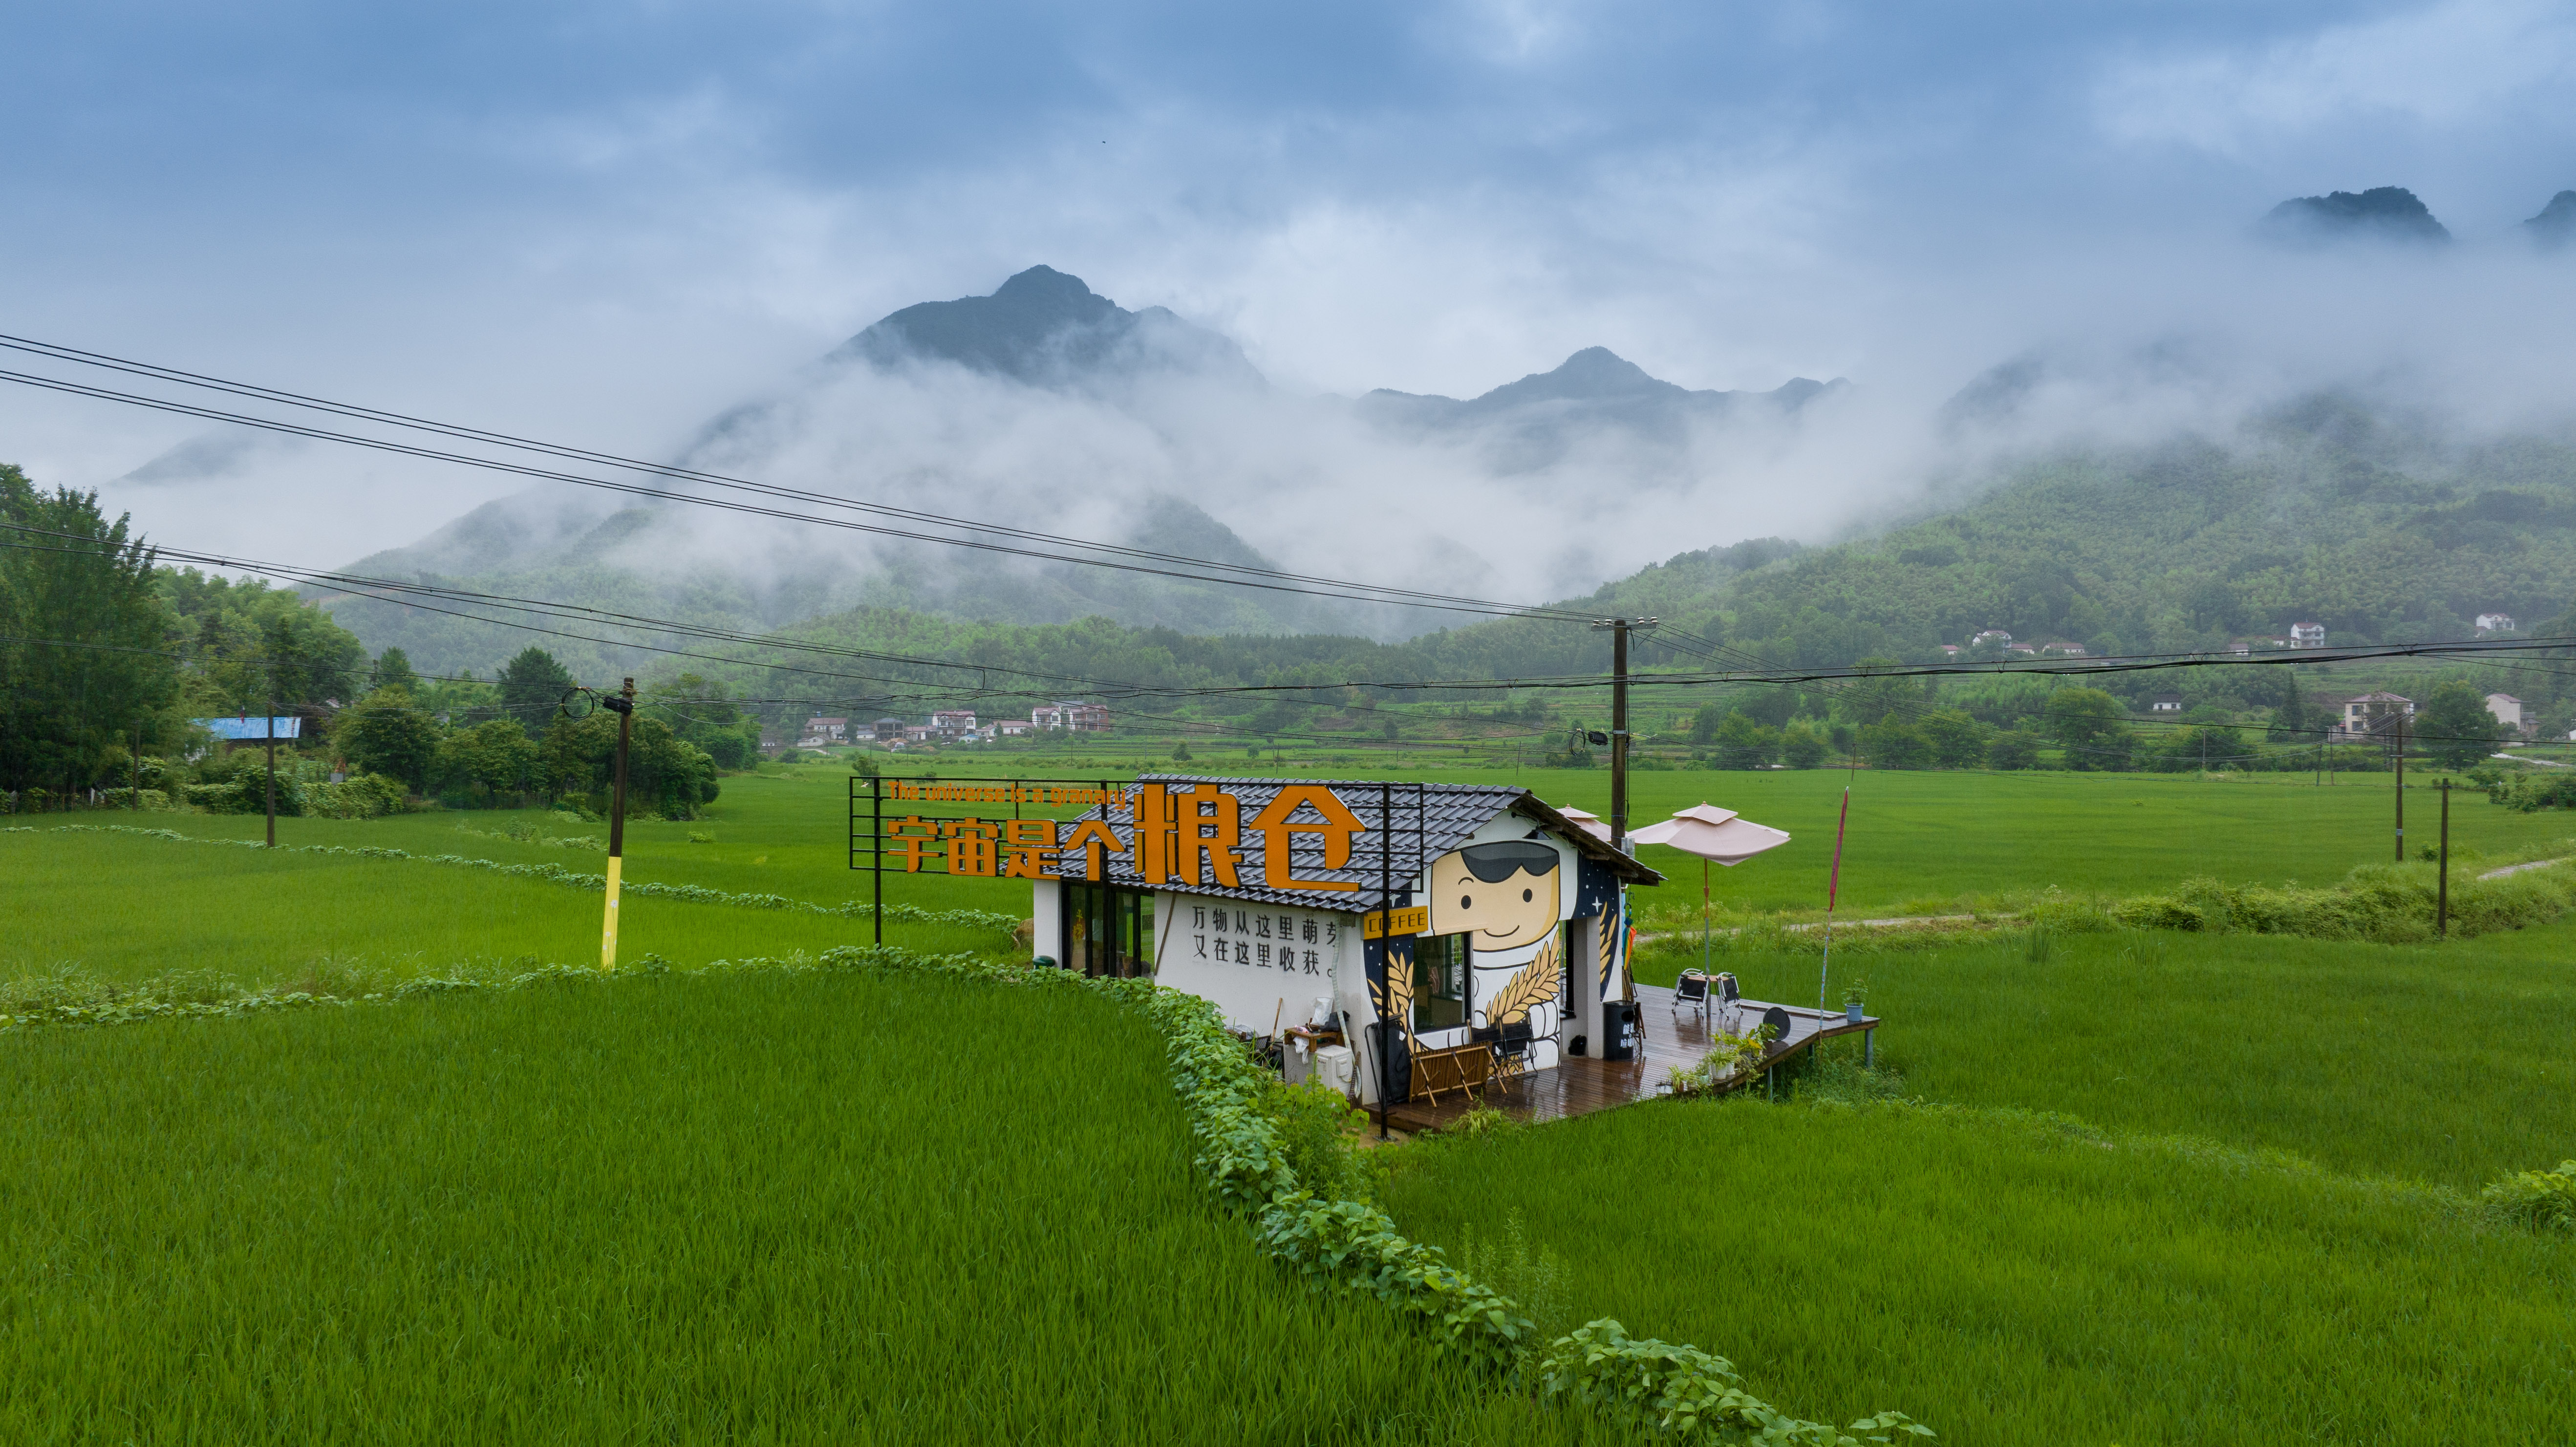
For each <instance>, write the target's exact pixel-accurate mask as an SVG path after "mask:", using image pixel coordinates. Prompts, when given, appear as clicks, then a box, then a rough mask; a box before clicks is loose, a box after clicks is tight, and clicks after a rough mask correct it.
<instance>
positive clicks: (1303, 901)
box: [1056, 774, 1663, 910]
mask: <svg viewBox="0 0 2576 1447" xmlns="http://www.w3.org/2000/svg"><path fill="white" fill-rule="evenodd" d="M1136 782H1137V783H1139V784H1168V785H1175V786H1179V787H1182V788H1187V787H1189V786H1191V785H1194V784H1214V785H1216V786H1217V787H1218V788H1220V789H1223V790H1224V791H1225V792H1226V793H1228V794H1231V795H1233V796H1234V797H1235V799H1236V800H1237V801H1238V802H1239V803H1240V804H1241V806H1242V808H1243V812H1244V817H1245V818H1246V819H1249V818H1250V817H1251V815H1253V814H1255V813H1258V812H1259V811H1260V810H1261V809H1262V808H1263V807H1264V806H1266V805H1268V804H1269V803H1270V802H1271V801H1272V800H1273V799H1275V798H1277V797H1278V794H1279V791H1280V790H1281V789H1284V788H1287V787H1290V786H1292V785H1316V784H1320V785H1322V786H1323V787H1325V788H1328V789H1330V790H1332V791H1333V794H1334V796H1335V797H1337V798H1339V799H1340V800H1341V801H1342V802H1343V804H1344V805H1345V806H1346V807H1348V808H1349V809H1350V810H1351V811H1352V812H1353V813H1355V814H1357V815H1358V816H1359V818H1360V822H1361V823H1362V824H1364V825H1366V826H1367V829H1366V832H1364V833H1361V834H1359V835H1358V836H1356V837H1355V838H1353V839H1352V841H1351V854H1350V860H1349V862H1348V863H1346V864H1345V865H1343V866H1342V867H1341V868H1339V869H1327V868H1325V867H1324V856H1323V838H1322V836H1320V835H1316V834H1298V835H1294V836H1292V840H1293V847H1294V849H1295V855H1294V858H1295V860H1296V869H1295V870H1294V871H1293V874H1294V876H1295V877H1296V878H1298V879H1314V880H1333V881H1347V882H1349V883H1351V884H1353V885H1356V886H1357V888H1355V889H1349V890H1290V889H1273V888H1271V887H1270V886H1269V885H1267V884H1265V883H1263V882H1262V881H1263V879H1264V878H1265V870H1264V867H1263V864H1264V859H1263V845H1264V840H1263V838H1262V836H1261V834H1260V832H1259V831H1257V830H1254V829H1250V828H1247V829H1245V830H1244V831H1243V839H1242V847H1241V858H1242V862H1241V864H1239V865H1238V866H1237V867H1236V871H1235V877H1236V878H1237V879H1239V880H1241V881H1242V884H1241V886H1240V887H1238V888H1231V889H1229V888H1227V887H1225V886H1223V885H1217V884H1204V885H1203V884H1157V885H1154V886H1152V887H1154V888H1157V889H1170V890H1176V891H1179V892H1181V893H1185V894H1205V895H1214V896H1217V897H1219V898H1223V899H1243V900H1251V901H1253V902H1255V903H1260V904H1280V905H1289V906H1295V907H1302V908H1306V909H1338V910H1369V909H1375V908H1378V907H1379V905H1380V904H1381V903H1382V902H1388V901H1382V900H1381V898H1380V893H1381V891H1380V889H1379V881H1380V878H1381V871H1383V874H1384V876H1386V877H1390V878H1391V879H1392V881H1393V883H1394V886H1395V893H1396V894H1398V895H1402V894H1403V893H1404V892H1405V890H1406V888H1407V887H1408V886H1409V885H1410V884H1411V883H1412V881H1413V879H1414V878H1415V876H1417V875H1419V874H1420V873H1421V872H1422V870H1423V867H1424V866H1425V865H1427V864H1429V863H1430V862H1431V861H1432V860H1434V859H1437V858H1439V857H1440V856H1441V855H1443V854H1446V853H1448V852H1449V851H1450V850H1452V849H1455V848H1457V847H1458V846H1459V845H1460V844H1463V843H1465V842H1466V841H1467V839H1468V837H1469V836H1470V835H1472V834H1474V833H1475V832H1476V831H1477V830H1478V829H1481V828H1483V827H1484V826H1485V825H1486V823H1487V822H1488V821H1490V820H1492V819H1493V818H1495V817H1496V816H1497V815H1500V814H1503V813H1505V812H1507V811H1510V810H1514V809H1517V810H1519V811H1520V813H1521V814H1522V815H1523V816H1524V817H1526V818H1528V819H1529V821H1530V823H1531V825H1532V826H1533V827H1536V828H1544V829H1546V830H1547V831H1548V832H1550V833H1552V834H1555V835H1557V836H1558V837H1560V838H1562V839H1565V840H1566V841H1568V842H1569V843H1571V844H1573V845H1574V846H1575V848H1576V849H1577V850H1578V851H1579V852H1581V853H1582V855H1583V856H1584V857H1585V858H1587V859H1591V860H1593V861H1595V862H1596V863H1600V864H1604V865H1608V866H1609V867H1610V868H1611V869H1612V870H1613V871H1614V872H1615V873H1617V874H1619V875H1620V876H1621V877H1623V878H1625V879H1626V880H1628V881H1629V882H1630V883H1632V884H1661V883H1662V882H1663V876H1662V875H1660V874H1658V873H1656V872H1655V871H1654V870H1651V869H1648V868H1647V867H1646V866H1644V865H1642V864H1639V863H1638V862H1637V861H1636V860H1634V859H1631V858H1629V857H1628V856H1626V855H1624V854H1620V853H1618V852H1616V851H1614V850H1613V849H1611V848H1610V846H1609V845H1608V844H1607V843H1605V842H1604V841H1602V840H1600V839H1596V838H1594V837H1593V836H1592V835H1591V834H1589V833H1587V832H1586V831H1585V830H1584V829H1583V828H1582V827H1581V826H1580V825H1578V824H1576V823H1575V822H1574V821H1573V820H1570V819H1568V818H1566V817H1565V816H1564V815H1562V814H1559V813H1557V812H1556V810H1554V809H1552V808H1550V807H1548V805H1547V804H1546V803H1544V802H1542V801H1541V800H1540V799H1539V798H1538V797H1537V796H1536V795H1534V794H1532V793H1530V792H1529V791H1528V790H1527V789H1519V788H1513V787H1511V786H1509V785H1503V784H1437V783H1406V782H1380V781H1378V780H1357V779H1229V778H1214V777H1208V776H1204V775H1195V774H1140V775H1138V776H1137V778H1136ZM1382 807H1383V809H1384V813H1383V814H1381V808H1382ZM1081 817H1082V818H1085V819H1100V818H1106V819H1107V820H1108V822H1109V823H1110V824H1111V825H1113V826H1117V827H1120V828H1121V829H1122V830H1123V829H1125V828H1127V827H1128V826H1132V825H1133V823H1134V822H1135V821H1134V820H1133V818H1132V817H1131V816H1130V812H1129V807H1128V806H1127V805H1125V804H1117V805H1109V806H1105V807H1104V808H1095V809H1092V810H1089V811H1088V812H1086V813H1084V814H1083V815H1082V816H1081ZM1382 818H1383V820H1384V825H1385V827H1382V826H1381V820H1382ZM1390 847H1391V851H1392V852H1391V853H1390ZM1083 869H1084V861H1083V859H1082V857H1081V854H1080V853H1079V852H1069V853H1068V854H1067V855H1066V856H1065V857H1064V858H1063V859H1062V860H1061V861H1059V863H1058V866H1057V870H1056V872H1057V874H1058V876H1059V877H1062V878H1068V879H1079V878H1081V877H1082V875H1083ZM1101 874H1102V876H1103V878H1104V879H1105V880H1106V881H1107V882H1109V883H1113V884H1122V885H1126V886H1128V887H1129V888H1143V887H1145V884H1144V879H1143V877H1142V876H1141V875H1140V874H1138V873H1137V870H1136V865H1135V861H1134V860H1133V859H1132V858H1129V857H1126V856H1122V855H1115V854H1112V855H1108V856H1107V857H1106V858H1105V859H1104V860H1103V863H1102V868H1101ZM1392 902H1393V903H1402V901H1401V900H1397V901H1392Z"/></svg>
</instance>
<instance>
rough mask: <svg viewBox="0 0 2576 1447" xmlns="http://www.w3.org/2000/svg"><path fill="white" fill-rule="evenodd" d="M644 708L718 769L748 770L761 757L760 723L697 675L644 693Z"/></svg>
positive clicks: (716, 685)
mask: <svg viewBox="0 0 2576 1447" xmlns="http://www.w3.org/2000/svg"><path fill="white" fill-rule="evenodd" d="M644 707H645V709H646V711H647V712H648V713H649V714H650V715H651V716H652V717H654V718H658V719H660V720H662V721H663V722H664V723H667V724H669V725H670V726H671V732H673V733H675V734H678V735H679V736H680V737H681V738H684V739H686V740H688V741H689V742H690V743H692V744H695V745H697V746H698V748H700V749H701V750H703V751H704V752H705V753H706V756H707V757H708V758H711V759H713V760H715V762H716V767H717V768H719V769H747V768H749V767H751V761H752V760H753V759H755V758H758V757H759V756H760V720H758V719H756V718H748V717H745V716H744V714H743V712H742V710H741V709H739V708H736V707H735V706H734V704H733V700H732V696H731V691H730V690H728V689H727V688H726V687H725V686H724V685H723V684H721V683H710V682H709V681H707V680H706V679H704V678H701V677H699V676H698V675H697V674H694V673H683V674H681V675H680V676H679V677H677V678H675V679H671V680H669V681H668V682H665V683H657V684H654V685H652V686H651V687H649V688H647V689H645V690H644Z"/></svg>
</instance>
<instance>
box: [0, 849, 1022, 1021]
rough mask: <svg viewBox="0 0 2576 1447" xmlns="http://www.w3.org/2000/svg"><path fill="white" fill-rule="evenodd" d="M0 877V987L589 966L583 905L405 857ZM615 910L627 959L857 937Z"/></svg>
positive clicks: (263, 982)
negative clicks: (71, 979) (60, 975)
mask: <svg viewBox="0 0 2576 1447" xmlns="http://www.w3.org/2000/svg"><path fill="white" fill-rule="evenodd" d="M84 817H98V816H84ZM147 817H150V816H147ZM201 817H202V816H201ZM298 822H301V821H298ZM369 822H371V823H377V822H381V821H369ZM404 822H407V821H404ZM366 827H367V826H366V825H365V824H357V825H350V826H346V828H345V829H344V830H342V831H335V832H337V834H338V837H340V838H343V839H346V840H347V841H348V842H350V843H380V842H387V841H388V836H390V838H391V839H395V840H404V841H405V842H403V843H396V844H395V845H394V847H397V848H403V847H409V840H408V837H407V836H406V834H405V833H403V832H402V831H399V830H396V829H392V828H380V829H379V830H378V831H377V832H376V833H374V834H364V833H361V832H360V831H363V830H364V829H365V828H366ZM415 832H417V831H415ZM428 842H431V843H435V842H437V841H436V840H435V838H434V837H433V838H432V839H431V840H430V841H428ZM459 852H462V851H459ZM529 852H531V853H534V852H536V851H534V850H531V851H529ZM543 852H544V853H545V854H547V855H548V856H550V858H549V860H547V861H546V862H552V863H556V864H561V865H564V866H565V867H567V868H572V869H577V870H581V871H583V872H595V871H597V870H598V869H599V867H600V856H599V855H596V854H569V855H568V854H567V853H566V852H565V851H560V850H546V851H543ZM0 871H5V872H6V874H7V877H8V881H9V883H8V886H7V889H6V891H5V893H0V978H24V977H27V976H33V975H47V974H52V973H55V972H59V971H65V970H69V971H72V972H75V973H78V974H83V975H87V976H91V977H95V978H99V979H105V980H118V981H132V980H138V979H142V978H144V977H147V976H151V975H158V974H163V973H167V972H170V971H173V970H180V969H186V970H201V971H212V972H214V973H217V974H220V975H225V976H229V977H231V978H234V979H237V980H240V981H242V982H244V983H245V984H248V985H251V986H254V987H260V986H289V987H291V986H294V985H296V984H298V983H299V982H303V981H308V980H330V979H338V978H360V977H365V976H371V975H381V976H390V977H394V978H402V977H409V976H417V975H442V974H446V973H449V972H451V971H452V970H454V969H456V968H458V967H460V966H464V967H474V966H483V965H492V964H499V963H503V962H508V961H513V960H517V961H524V962H526V963H531V964H534V963H549V964H564V963H572V964H578V963H585V962H590V963H595V962H596V961H597V960H598V958H599V936H600V916H601V904H602V897H601V896H600V895H598V894H595V893H591V892H588V891H585V890H579V889H574V888H570V887H568V886H565V885H561V884H552V883H546V882H543V881H539V880H530V879H516V878H509V877H505V876H499V875H495V874H492V873H490V872H487V871H483V870H473V869H462V868H456V867H453V866H448V865H441V864H434V863H427V862H422V861H418V860H378V859H350V858H345V857H334V856H328V855H322V856H317V855H311V854H298V853H292V852H289V851H285V850H280V851H278V852H276V853H273V854H272V853H270V852H268V851H266V850H259V849H239V848H223V847H214V846H208V845H195V844H184V843H173V842H170V841H167V840H160V839H138V838H134V837H131V836H121V835H115V834H92V833H79V832H61V831H53V830H44V831H41V832H38V833H32V834H25V833H14V832H11V833H0ZM1022 902H1023V903H1024V902H1025V901H1022ZM619 913H620V915H622V916H623V918H622V920H621V922H620V926H619V931H620V933H619V939H620V949H621V953H622V954H623V955H624V957H625V958H627V959H629V960H633V959H639V958H641V957H642V956H643V955H644V954H646V953H652V954H658V955H660V956H662V957H663V958H664V959H666V960H669V961H671V962H672V963H674V964H684V965H693V964H702V963H705V962H706V961H708V960H713V959H728V958H735V959H738V958H742V957H745V956H751V955H782V954H786V953H788V952H790V951H794V950H803V951H807V952H809V953H810V952H815V951H820V950H825V949H829V948H831V947H833V946H835V945H847V944H864V943H867V942H868V941H869V939H870V938H871V935H870V930H869V922H868V921H867V920H864V919H838V918H832V917H829V916H823V915H814V914H804V913H793V912H787V911H779V910H760V909H745V908H737V907H729V906H724V905H713V904H701V903H696V902H691V901H680V900H668V899H654V898H650V897H648V896H641V895H633V894H630V895H628V896H627V897H626V898H625V900H624V901H623V902H622V903H621V904H620V906H619ZM886 933H887V941H888V943H892V944H900V945H904V946H907V947H911V948H917V949H925V950H937V951H952V950H963V949H983V950H991V949H997V948H999V947H1001V946H1002V945H1004V944H1005V943H1006V942H1007V941H1006V939H1005V937H1004V936H1003V935H1001V934H1000V933H999V932H997V931H992V930H978V929H967V928H960V927H957V926H936V925H890V926H888V928H887V932H886Z"/></svg>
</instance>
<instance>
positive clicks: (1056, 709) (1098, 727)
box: [1029, 701, 1109, 734]
mask: <svg viewBox="0 0 2576 1447" xmlns="http://www.w3.org/2000/svg"><path fill="white" fill-rule="evenodd" d="M1029 722H1030V723H1032V724H1034V725H1036V726H1037V727H1039V728H1042V729H1062V730H1064V731H1065V732H1067V733H1076V734H1090V733H1107V732H1109V706H1108V705H1107V704H1102V703H1081V702H1066V701H1058V702H1056V703H1042V704H1039V705H1038V706H1037V707H1035V708H1033V709H1030V710H1029Z"/></svg>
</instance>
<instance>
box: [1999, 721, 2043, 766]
mask: <svg viewBox="0 0 2576 1447" xmlns="http://www.w3.org/2000/svg"><path fill="white" fill-rule="evenodd" d="M1986 767H1987V768H1989V769H2035V768H2038V767H2039V737H2038V735H2036V734H2031V733H2026V732H2024V731H2022V730H2020V729H2011V730H2008V731H2006V732H2003V733H1999V734H1997V735H1995V741H1994V742H1993V743H1990V744H1988V745H1986Z"/></svg>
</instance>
